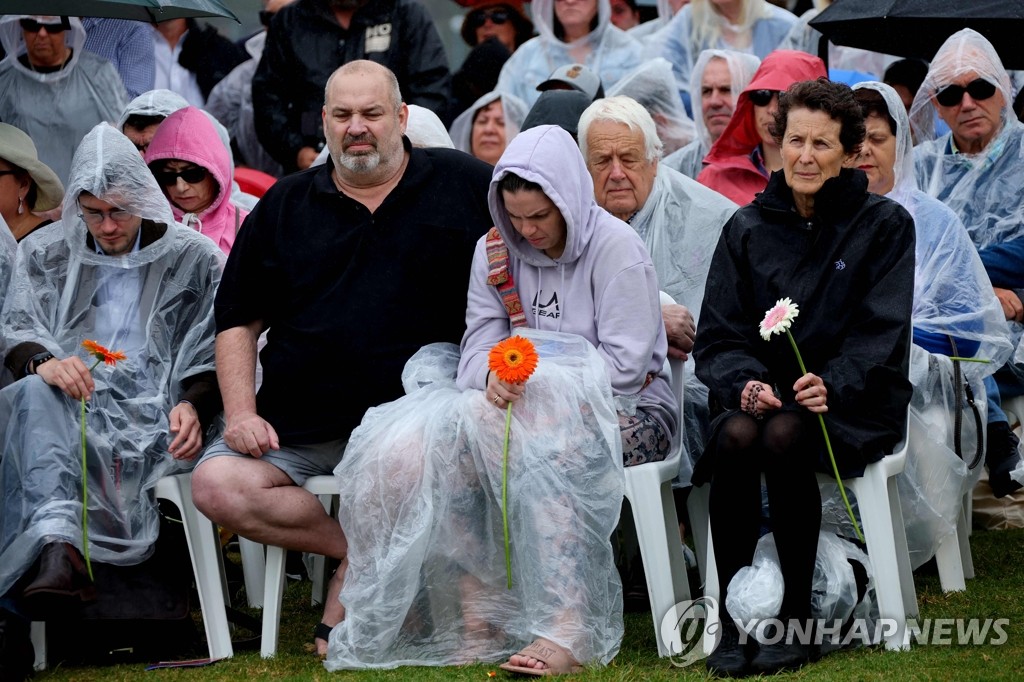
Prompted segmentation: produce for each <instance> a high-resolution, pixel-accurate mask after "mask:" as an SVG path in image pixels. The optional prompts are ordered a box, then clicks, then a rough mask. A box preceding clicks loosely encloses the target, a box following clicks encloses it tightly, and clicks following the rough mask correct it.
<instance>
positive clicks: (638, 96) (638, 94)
mask: <svg viewBox="0 0 1024 682" xmlns="http://www.w3.org/2000/svg"><path fill="white" fill-rule="evenodd" d="M616 95H624V96H626V97H632V98H633V99H635V100H636V101H637V102H639V103H640V105H641V106H643V108H644V109H646V110H647V113H649V114H650V115H651V118H653V119H654V125H655V126H656V127H657V129H658V138H659V139H660V140H661V144H662V145H663V147H664V151H663V153H664V154H671V153H672V152H674V151H676V150H677V149H680V148H682V147H685V146H686V145H687V144H689V143H690V141H691V140H692V139H693V138H694V136H695V135H696V134H697V132H696V128H695V127H694V124H693V121H692V120H691V119H690V117H689V116H687V115H686V108H685V107H684V106H683V103H682V102H681V101H680V99H679V92H678V91H677V90H676V80H675V77H674V76H673V75H672V65H671V64H669V63H668V62H667V61H665V60H664V59H662V58H661V57H656V58H654V59H650V60H648V61H646V62H644V63H643V64H641V65H640V66H638V67H637V68H636V69H635V70H634V71H633V72H632V73H629V74H627V75H626V76H624V77H623V78H622V80H620V81H619V82H618V83H616V84H615V87H613V88H610V89H609V90H608V93H607V96H608V97H614V96H616Z"/></svg>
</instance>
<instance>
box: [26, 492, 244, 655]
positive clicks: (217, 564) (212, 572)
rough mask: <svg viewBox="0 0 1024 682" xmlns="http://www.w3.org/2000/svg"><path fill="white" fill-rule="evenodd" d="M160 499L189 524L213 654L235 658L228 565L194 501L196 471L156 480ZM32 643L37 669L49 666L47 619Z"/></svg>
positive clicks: (36, 630) (35, 628) (211, 527)
mask: <svg viewBox="0 0 1024 682" xmlns="http://www.w3.org/2000/svg"><path fill="white" fill-rule="evenodd" d="M154 492H155V494H156V497H157V499H163V500H168V501H169V502H171V503H173V504H174V505H175V506H176V507H178V510H179V511H180V512H181V521H182V524H183V525H184V526H185V539H186V540H187V542H188V553H189V556H190V557H191V559H192V571H193V573H194V574H195V578H196V591H197V592H198V593H199V607H200V608H201V609H202V612H203V627H204V628H205V629H206V642H207V645H208V647H209V651H210V658H212V659H220V658H231V657H232V656H233V655H234V650H233V649H232V646H231V632H230V630H229V629H228V617H227V611H226V609H225V604H226V603H227V588H226V587H225V577H224V565H223V563H222V557H221V553H220V542H219V540H218V537H217V531H216V529H215V528H214V525H213V523H212V522H211V521H210V520H209V519H208V518H206V517H205V516H203V515H202V513H201V512H200V511H199V510H198V509H196V507H195V505H194V504H192V474H191V473H187V474H175V475H173V476H164V477H163V478H161V479H160V480H158V481H157V482H156V487H155V490H154ZM31 637H32V645H33V647H34V649H35V669H36V670H45V669H46V628H45V623H41V622H35V623H32V632H31Z"/></svg>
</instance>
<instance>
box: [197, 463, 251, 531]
mask: <svg viewBox="0 0 1024 682" xmlns="http://www.w3.org/2000/svg"><path fill="white" fill-rule="evenodd" d="M232 461H236V462H237V459H236V458H234V457H215V458H213V459H210V460H207V461H205V462H203V463H202V464H201V465H200V466H199V467H197V468H196V469H195V471H193V472H192V502H193V503H194V504H195V505H196V509H198V510H199V511H201V512H202V513H203V515H204V516H206V518H208V519H210V520H211V521H213V522H214V523H216V524H219V525H226V526H230V525H231V523H232V522H233V521H234V520H235V519H236V518H238V517H239V516H242V515H243V514H244V505H245V503H246V500H247V499H248V496H247V495H246V494H245V491H244V490H242V486H241V485H240V484H239V481H238V480H237V479H236V477H235V475H234V469H235V467H232V466H231V462H232Z"/></svg>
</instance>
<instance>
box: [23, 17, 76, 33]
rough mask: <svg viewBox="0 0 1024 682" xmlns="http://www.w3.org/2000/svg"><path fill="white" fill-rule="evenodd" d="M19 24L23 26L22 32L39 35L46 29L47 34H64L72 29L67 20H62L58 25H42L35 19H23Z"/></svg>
mask: <svg viewBox="0 0 1024 682" xmlns="http://www.w3.org/2000/svg"><path fill="white" fill-rule="evenodd" d="M18 23H19V24H21V28H22V30H23V31H27V32H28V33H39V31H40V30H42V29H44V28H45V29H46V32H47V33H63V32H64V31H66V30H68V29H69V28H71V22H70V21H68V19H67V18H61V20H60V22H59V23H56V24H41V23H39V22H38V21H36V20H35V19H21V20H19V21H18Z"/></svg>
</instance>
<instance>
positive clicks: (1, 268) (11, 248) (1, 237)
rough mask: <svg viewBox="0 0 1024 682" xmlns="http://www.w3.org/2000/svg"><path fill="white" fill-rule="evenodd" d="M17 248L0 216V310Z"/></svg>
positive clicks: (9, 230)
mask: <svg viewBox="0 0 1024 682" xmlns="http://www.w3.org/2000/svg"><path fill="white" fill-rule="evenodd" d="M17 248H18V242H16V241H15V240H14V235H13V234H11V228H9V227H8V226H7V221H6V220H4V219H3V216H0V308H3V305H4V299H5V298H6V297H7V283H8V282H10V281H11V270H12V269H13V268H14V252H15V251H16V250H17Z"/></svg>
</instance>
